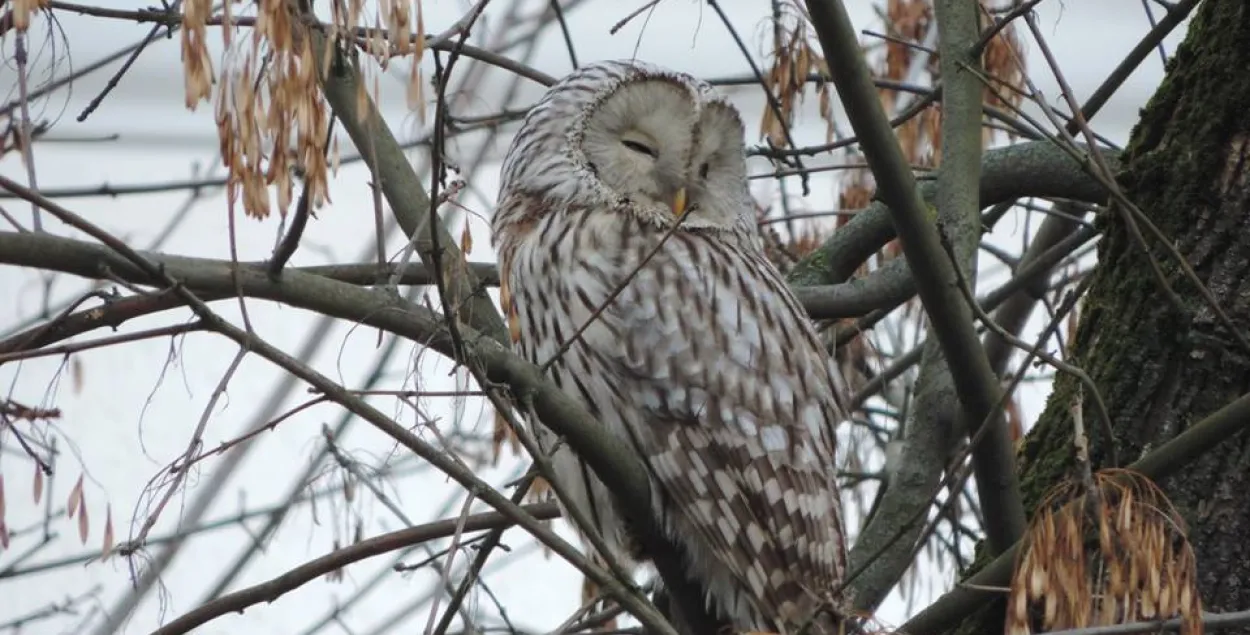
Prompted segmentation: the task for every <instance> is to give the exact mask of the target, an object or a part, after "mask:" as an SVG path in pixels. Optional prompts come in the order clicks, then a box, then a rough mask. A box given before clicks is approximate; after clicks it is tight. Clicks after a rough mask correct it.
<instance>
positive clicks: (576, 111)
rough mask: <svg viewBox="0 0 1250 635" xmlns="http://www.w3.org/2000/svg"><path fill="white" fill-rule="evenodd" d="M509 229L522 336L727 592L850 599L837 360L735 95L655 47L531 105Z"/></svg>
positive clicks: (503, 256)
mask: <svg viewBox="0 0 1250 635" xmlns="http://www.w3.org/2000/svg"><path fill="white" fill-rule="evenodd" d="M493 230H494V243H495V246H496V248H497V251H498V255H499V265H500V266H499V273H500V279H501V283H502V284H501V296H502V300H503V304H504V309H505V311H506V312H507V314H508V318H509V323H510V325H511V327H512V336H513V340H514V343H515V345H516V348H517V350H518V352H519V353H520V354H521V355H522V356H524V357H525V358H527V359H528V360H529V361H531V362H533V363H535V364H539V365H542V364H546V363H547V362H548V361H549V360H551V359H552V358H553V357H556V359H555V361H554V362H552V363H551V365H550V368H549V373H550V377H551V379H552V381H554V382H555V384H556V385H557V386H559V387H560V388H561V389H562V390H564V391H565V392H567V393H569V394H570V395H572V396H573V397H575V398H577V399H579V400H580V401H581V402H582V403H584V404H585V406H586V407H587V408H588V410H589V411H590V412H591V413H592V414H593V415H594V416H595V417H596V418H597V419H598V420H599V421H600V422H601V423H602V424H603V425H604V426H607V428H608V430H610V431H611V432H612V433H613V434H614V435H615V436H616V437H617V438H618V439H620V440H621V441H622V442H623V445H624V447H627V448H630V449H631V450H632V451H633V452H636V453H637V454H638V456H639V457H640V458H641V459H642V461H643V463H644V464H645V465H646V467H647V470H648V472H649V475H650V478H651V486H652V497H651V500H652V502H653V507H654V514H655V518H656V520H657V521H658V523H659V525H660V526H661V527H663V528H664V530H665V531H666V533H667V535H668V537H669V539H670V540H671V541H672V542H673V543H674V544H675V545H677V546H678V547H679V548H680V551H681V552H682V553H683V555H684V556H685V558H686V561H687V565H688V567H689V574H690V576H691V578H692V579H693V580H694V581H696V582H697V583H698V584H699V586H700V588H702V589H703V590H704V592H705V593H706V594H707V598H708V600H709V606H711V607H712V608H713V609H714V610H715V611H716V614H718V615H719V616H720V617H721V618H723V619H725V620H726V621H727V622H728V623H729V624H730V625H732V627H733V628H735V629H736V630H739V631H766V632H777V633H783V634H784V633H790V634H793V633H795V632H797V631H798V629H799V627H801V626H803V625H805V624H807V623H808V622H809V621H810V619H811V616H812V615H813V614H814V613H816V612H817V611H816V609H817V608H819V607H827V606H829V605H830V603H831V602H832V601H834V600H836V598H834V597H833V592H834V590H835V588H836V587H837V586H838V585H839V583H840V582H841V580H842V579H843V576H844V575H845V570H846V551H845V536H844V532H843V526H842V508H841V504H840V502H839V498H838V489H837V486H836V483H835V482H834V474H835V472H834V426H835V424H837V423H838V422H839V420H840V418H841V416H842V408H841V405H840V397H839V395H840V394H841V392H840V390H839V383H838V382H839V380H838V378H837V376H836V372H835V370H834V368H833V366H832V365H831V362H830V360H829V359H828V357H827V355H826V354H825V353H824V352H823V349H822V348H821V345H820V342H819V341H818V340H817V337H816V334H815V332H814V331H813V328H812V326H811V325H810V323H809V322H808V320H807V318H806V315H805V313H804V311H803V309H802V307H801V306H800V305H799V303H798V301H797V300H796V299H795V297H794V295H793V294H792V293H791V292H790V290H789V288H788V287H787V286H786V283H785V281H784V280H783V279H782V276H781V274H780V273H778V271H777V269H776V268H775V267H774V266H773V265H771V264H770V263H769V261H768V259H767V258H766V257H765V254H764V251H763V246H762V243H761V241H760V237H759V234H758V232H757V229H756V221H755V211H754V208H753V207H752V205H751V201H750V197H749V194H748V190H747V179H746V160H745V153H744V146H743V125H742V120H741V118H740V117H739V115H738V113H737V111H736V110H735V109H734V107H733V106H732V105H730V103H729V102H728V101H726V100H725V99H723V98H722V97H719V96H717V95H716V94H715V93H714V92H713V89H712V88H711V87H710V86H708V85H707V84H705V83H703V82H701V81H698V80H696V79H695V78H693V77H690V76H689V75H685V74H682V73H677V72H673V71H668V70H665V69H662V68H658V67H655V66H652V65H648V64H643V63H637V62H624V61H612V62H600V63H596V64H593V65H587V66H584V67H582V68H581V69H580V70H578V71H576V72H574V73H573V74H571V75H569V76H568V77H566V78H564V79H563V80H561V81H560V82H559V83H557V84H556V85H555V86H553V87H552V88H551V89H550V90H549V91H548V92H547V94H546V95H545V96H544V97H543V98H542V100H541V101H540V102H539V103H538V104H537V105H536V106H535V107H534V109H533V110H531V111H530V112H529V114H528V115H527V116H526V118H525V122H524V124H523V125H522V127H521V130H520V131H519V132H518V133H517V136H516V138H515V139H514V140H513V142H512V146H511V147H510V148H509V150H508V154H507V157H506V158H505V160H504V165H503V170H502V183H501V190H500V194H499V200H498V208H497V210H496V213H495V216H494V219H493ZM579 333H580V334H579ZM573 338H576V339H575V341H573V343H572V344H570V345H568V347H567V349H565V348H564V347H565V344H566V342H567V341H568V340H569V339H573ZM562 349H564V350H563V352H561V350H562ZM535 436H536V438H537V439H538V440H539V442H540V445H541V446H542V447H543V448H544V449H545V450H546V451H548V452H550V451H551V450H552V449H553V448H554V449H555V452H554V454H553V455H552V457H551V460H552V464H553V465H554V469H555V476H556V481H557V483H558V485H560V486H562V488H563V490H564V491H565V492H567V493H568V494H569V498H570V499H571V504H574V505H577V506H578V507H580V508H581V509H582V510H583V511H584V512H585V513H586V515H587V516H588V517H589V518H590V519H592V521H593V522H594V523H595V525H596V528H597V530H598V531H599V533H601V534H602V536H603V537H604V539H605V541H606V543H607V544H608V546H609V548H610V549H611V550H612V551H613V552H614V554H613V555H615V556H616V557H618V558H620V559H621V560H622V561H623V562H626V563H631V562H638V561H645V560H646V558H647V555H646V554H645V553H638V552H637V549H636V548H635V547H634V546H633V545H634V542H633V541H631V539H630V536H629V535H628V533H629V530H628V526H627V525H626V522H625V519H623V518H622V517H621V515H620V514H619V513H618V510H617V507H616V505H615V503H614V501H613V498H612V493H611V492H609V491H608V490H607V489H606V488H605V487H604V485H603V484H602V483H601V482H600V481H599V479H597V478H596V477H595V475H594V473H593V471H592V470H591V469H590V468H589V467H588V466H586V465H584V464H583V463H582V462H581V461H580V460H579V459H578V457H577V455H576V454H574V453H573V452H572V451H571V450H570V449H569V448H568V445H567V444H557V443H555V441H556V439H555V438H554V436H553V435H552V433H550V432H549V431H547V430H546V429H539V430H536V431H535ZM834 624H835V619H834V618H832V617H830V616H829V615H828V614H825V615H824V617H822V618H820V619H818V620H817V621H816V622H815V623H814V629H815V630H811V631H809V632H812V633H817V634H819V633H822V632H824V633H826V634H829V633H831V632H832V631H833V628H834Z"/></svg>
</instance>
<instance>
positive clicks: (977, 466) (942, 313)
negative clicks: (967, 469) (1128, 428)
mask: <svg viewBox="0 0 1250 635" xmlns="http://www.w3.org/2000/svg"><path fill="white" fill-rule="evenodd" d="M807 8H808V11H809V12H810V15H811V20H812V26H813V27H814V28H815V29H816V32H817V35H818V36H819V39H820V43H821V47H822V48H823V49H824V52H825V59H826V60H828V63H829V72H830V75H831V76H832V77H833V81H834V83H835V84H836V85H837V87H838V97H839V98H840V99H841V100H842V104H843V106H844V107H845V108H846V114H847V118H848V119H849V120H850V122H851V125H852V127H853V128H854V129H855V132H856V133H858V134H859V136H860V143H861V146H862V148H863V151H864V155H865V157H866V158H867V159H868V164H869V166H870V167H871V169H872V173H873V177H874V178H875V179H876V182H877V193H878V196H880V197H881V198H882V199H883V200H884V201H885V202H886V203H887V204H888V205H889V206H890V218H891V220H892V221H893V224H894V226H895V228H896V229H897V231H898V234H899V239H900V243H901V244H902V247H903V253H904V255H905V256H906V258H907V262H908V263H909V264H910V265H911V269H912V275H913V277H914V278H915V280H916V287H917V289H918V291H919V295H920V300H921V302H923V304H924V308H925V312H926V313H927V314H928V316H929V320H930V325H931V329H932V332H933V333H934V335H935V336H936V338H935V339H936V340H937V341H938V343H939V344H940V345H941V347H942V353H943V356H944V357H945V359H946V363H947V364H948V365H949V366H950V369H951V375H952V377H953V379H954V384H955V388H956V390H957V392H958V395H959V402H960V404H961V406H962V407H963V412H964V415H965V418H966V419H967V421H968V423H969V426H968V429H969V432H970V433H971V434H974V435H975V434H976V432H977V431H978V430H980V429H981V428H986V429H987V430H986V432H987V434H984V436H983V437H982V441H981V442H980V443H978V444H977V445H976V447H975V448H974V451H973V456H972V463H973V468H974V470H975V473H976V477H977V490H978V492H979V493H980V494H981V504H982V505H983V507H984V511H985V515H986V517H987V518H988V517H998V518H1000V519H1001V520H1002V522H999V523H989V524H987V527H986V529H987V531H988V533H989V536H988V537H989V543H990V548H991V550H992V551H993V552H996V553H997V552H1001V551H1002V550H1003V549H1006V548H1007V547H1008V546H1010V545H1011V544H1013V543H1014V542H1015V540H1016V539H1017V538H1018V537H1019V534H1020V532H1022V530H1023V528H1024V520H1025V516H1024V507H1023V505H1022V504H1021V502H1020V498H1019V483H1018V477H1017V475H1016V470H1015V457H1014V454H1013V449H1012V445H1011V438H1010V436H1009V435H1008V434H1007V426H1006V421H1005V419H1004V417H1003V413H1002V411H1001V409H1000V408H999V407H998V404H999V403H1000V396H1001V394H1002V389H1001V387H1000V386H999V384H998V378H997V377H996V376H995V375H994V371H993V369H991V368H990V364H989V360H988V358H986V356H985V349H984V348H983V347H982V346H981V341H980V338H979V337H978V336H977V332H976V328H975V327H974V325H973V321H972V310H971V309H970V308H969V307H968V305H967V303H966V302H965V301H964V299H963V297H962V296H961V294H960V292H959V287H958V286H957V285H958V282H957V276H956V271H955V267H957V266H960V264H959V263H952V262H951V260H950V259H949V257H948V256H947V255H946V253H945V250H944V249H943V245H942V240H943V237H942V236H941V235H940V233H939V230H938V227H937V226H936V224H935V223H934V222H933V218H932V217H933V213H932V210H931V209H930V208H929V207H928V205H927V204H926V203H925V201H924V200H923V198H922V197H921V196H920V192H919V190H918V189H917V187H916V181H915V179H914V177H913V176H912V173H911V167H910V165H909V164H908V163H907V160H906V158H905V157H904V156H903V154H902V151H901V150H900V148H899V146H898V141H897V139H895V137H894V134H893V131H892V130H891V129H890V126H889V121H888V120H887V119H886V117H885V113H884V112H882V110H881V103H880V100H879V99H877V94H876V91H875V90H874V89H873V86H872V77H871V76H870V74H869V72H868V68H867V66H866V65H865V63H864V60H863V56H862V54H861V53H860V51H859V44H858V40H857V39H856V37H855V30H854V28H853V27H852V26H851V21H850V17H849V16H848V15H847V13H846V7H845V6H843V4H842V2H841V1H840V0H807ZM975 27H976V22H975V21H973V22H972V24H971V26H970V27H969V28H972V29H974V30H975ZM974 37H975V34H974ZM947 61H954V60H944V64H945V63H946V62H947ZM956 74H958V73H956ZM955 79H956V78H955V77H948V78H947V81H953V80H955ZM952 92H953V88H952V87H951V86H950V85H947V86H946V91H945V94H946V96H947V97H949V96H950V95H951V94H952ZM978 112H979V111H978ZM960 204H964V203H963V202H962V201H961V202H960Z"/></svg>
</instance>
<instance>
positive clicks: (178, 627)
mask: <svg viewBox="0 0 1250 635" xmlns="http://www.w3.org/2000/svg"><path fill="white" fill-rule="evenodd" d="M520 508H521V509H522V510H524V511H526V512H528V513H529V514H530V515H531V516H533V517H534V518H536V519H538V520H547V519H550V518H556V517H559V515H560V511H559V509H557V508H556V505H555V503H535V504H530V505H521V506H520ZM513 524H514V523H513V521H512V519H511V518H509V517H508V516H505V515H503V514H501V513H499V512H484V513H480V514H473V515H471V516H468V517H467V518H463V519H461V518H448V519H444V520H436V521H434V522H429V523H425V524H422V525H416V526H414V527H408V528H405V529H400V530H399V531H392V532H389V533H385V534H382V535H380V536H374V537H372V538H368V539H365V540H362V541H360V542H357V543H355V544H352V545H350V546H348V547H344V548H342V549H336V550H334V551H331V552H330V553H327V554H326V555H324V556H321V557H320V558H314V559H312V560H309V561H308V562H305V563H304V564H302V565H300V566H298V567H295V568H293V569H291V570H289V571H286V572H285V573H283V574H282V575H280V576H278V577H276V578H273V579H271V580H267V581H265V582H261V583H259V584H254V585H252V586H250V587H247V588H245V589H239V590H238V591H234V592H233V593H228V594H226V595H223V596H220V597H218V598H216V599H214V600H212V601H210V602H207V603H204V604H201V605H200V606H197V607H196V608H194V609H192V610H190V611H188V612H186V613H183V614H182V615H180V616H178V618H177V619H175V620H173V621H171V622H169V623H168V624H165V625H164V626H162V627H160V628H158V629H156V630H155V631H152V633H153V635H173V634H175V633H189V632H191V631H192V630H193V629H195V628H197V627H199V626H202V625H204V624H206V623H208V622H209V621H211V620H214V619H216V618H218V617H221V616H223V615H225V614H227V613H238V612H240V611H243V610H244V609H246V608H248V607H250V606H254V605H256V604H260V603H261V602H273V601H274V600H277V599H278V598H279V597H282V596H283V595H284V594H286V593H289V592H290V591H294V590H295V589H297V588H299V587H301V586H303V585H305V584H307V583H309V582H311V581H313V580H316V579H317V578H319V577H321V576H323V575H326V574H327V573H330V572H332V571H337V570H339V569H342V568H343V567H346V566H347V565H349V564H352V563H355V562H360V561H361V560H364V559H366V558H372V557H373V556H379V555H382V554H384V553H389V552H391V551H395V550H397V549H402V548H404V547H410V546H412V545H417V544H420V543H423V542H428V541H430V540H437V539H439V538H446V537H449V536H451V535H452V534H453V533H455V532H457V531H460V532H474V531H482V530H484V529H493V528H498V527H509V526H512V525H513Z"/></svg>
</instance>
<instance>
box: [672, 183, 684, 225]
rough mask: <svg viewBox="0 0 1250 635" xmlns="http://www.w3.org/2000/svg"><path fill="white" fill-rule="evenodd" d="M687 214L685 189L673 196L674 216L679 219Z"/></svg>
mask: <svg viewBox="0 0 1250 635" xmlns="http://www.w3.org/2000/svg"><path fill="white" fill-rule="evenodd" d="M685 213H686V188H684V187H683V188H681V189H679V190H677V193H676V194H674V195H673V215H674V216H676V217H678V218H681V215H682V214H685Z"/></svg>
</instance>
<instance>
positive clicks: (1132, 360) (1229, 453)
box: [960, 0, 1250, 633]
mask: <svg viewBox="0 0 1250 635" xmlns="http://www.w3.org/2000/svg"><path fill="white" fill-rule="evenodd" d="M1247 69H1250V8H1248V5H1247V3H1245V2H1242V1H1240V0H1236V1H1221V0H1209V1H1208V2H1204V3H1202V4H1201V5H1200V6H1199V8H1198V10H1197V13H1196V15H1195V16H1194V19H1193V22H1192V24H1191V25H1190V28H1189V33H1188V37H1187V38H1186V40H1185V42H1184V44H1183V45H1182V46H1181V47H1180V49H1179V50H1178V51H1177V52H1176V56H1175V58H1174V59H1173V60H1172V61H1171V62H1170V64H1169V66H1168V72H1167V75H1166V78H1165V80H1164V81H1163V84H1162V85H1161V86H1160V88H1159V90H1158V92H1157V93H1156V94H1155V96H1154V98H1153V99H1151V101H1150V103H1149V104H1148V105H1147V107H1146V108H1145V109H1144V110H1143V111H1142V116H1141V121H1140V122H1139V123H1138V125H1137V127H1136V128H1135V129H1134V131H1133V135H1132V139H1131V142H1130V145H1129V147H1128V149H1127V150H1126V152H1125V162H1124V166H1125V170H1124V172H1123V173H1122V174H1121V175H1120V179H1119V182H1120V184H1121V185H1122V187H1123V188H1124V191H1125V193H1126V194H1127V196H1128V198H1129V200H1131V201H1133V202H1135V203H1136V204H1137V205H1138V207H1139V208H1140V209H1141V210H1142V213H1143V214H1144V215H1145V217H1146V218H1148V219H1149V221H1150V222H1152V223H1154V224H1155V225H1156V226H1158V227H1159V229H1160V230H1162V232H1163V234H1164V235H1166V236H1168V237H1169V239H1170V241H1169V242H1170V244H1171V245H1172V246H1173V247H1174V248H1175V250H1176V251H1177V252H1179V254H1180V255H1181V256H1182V257H1184V258H1185V259H1186V261H1187V262H1188V263H1189V264H1190V265H1191V266H1192V267H1193V269H1194V270H1195V271H1196V272H1197V277H1198V279H1200V280H1201V281H1202V283H1203V285H1205V286H1206V288H1207V289H1209V290H1210V292H1211V293H1212V294H1213V295H1214V297H1215V300H1216V301H1217V302H1218V304H1219V306H1220V307H1222V308H1223V309H1224V311H1225V313H1226V314H1227V315H1228V317H1229V318H1230V319H1231V321H1232V323H1233V324H1234V325H1235V327H1236V328H1237V329H1238V330H1239V331H1240V332H1241V333H1242V334H1247V333H1250V328H1248V327H1250V72H1248V71H1247ZM1126 215H1127V212H1126V211H1123V210H1121V211H1119V212H1107V213H1106V214H1105V217H1103V218H1100V219H1099V222H1100V223H1101V224H1102V227H1103V229H1104V230H1105V237H1104V240H1103V242H1102V244H1101V246H1100V248H1099V264H1098V266H1097V270H1096V272H1095V273H1094V274H1093V276H1094V278H1093V280H1092V281H1091V287H1090V290H1089V293H1088V295H1087V296H1086V299H1085V301H1084V304H1083V309H1082V316H1081V320H1080V325H1079V327H1078V329H1077V335H1076V338H1075V343H1074V350H1075V351H1076V359H1075V360H1074V361H1075V362H1076V364H1077V365H1079V366H1080V367H1082V368H1084V369H1085V371H1086V372H1088V373H1089V375H1090V376H1091V378H1092V379H1093V381H1094V383H1095V384H1096V385H1097V386H1098V388H1099V390H1100V392H1101V394H1102V396H1103V398H1104V399H1105V400H1106V403H1107V406H1108V408H1109V410H1110V411H1111V418H1112V425H1113V428H1114V437H1115V445H1116V450H1117V452H1116V454H1117V455H1118V459H1119V461H1120V463H1121V464H1128V463H1131V462H1132V461H1134V460H1136V459H1138V458H1139V457H1141V456H1142V455H1143V454H1144V453H1145V452H1147V451H1149V450H1150V449H1152V448H1154V447H1157V446H1159V445H1160V444H1162V443H1163V442H1165V441H1167V440H1169V439H1171V438H1172V437H1174V436H1176V435H1177V434H1178V433H1179V432H1181V431H1183V430H1185V429H1186V427H1187V426H1188V425H1190V424H1191V423H1193V422H1196V421H1198V420H1200V419H1201V418H1202V417H1204V416H1206V415H1208V414H1210V413H1212V412H1214V411H1215V410H1218V409H1219V408H1220V407H1222V406H1224V405H1225V404H1227V403H1228V402H1230V401H1232V400H1233V399H1235V398H1237V397H1239V396H1241V395H1242V394H1244V393H1246V392H1247V391H1248V390H1250V350H1247V349H1246V348H1245V347H1244V346H1243V345H1242V344H1240V343H1238V340H1237V339H1236V338H1235V337H1234V336H1232V335H1231V333H1230V331H1229V329H1228V328H1226V326H1225V324H1224V322H1223V321H1222V320H1221V319H1220V318H1219V317H1218V315H1217V313H1216V312H1215V311H1213V310H1212V308H1211V306H1210V304H1209V303H1208V302H1207V301H1206V300H1205V299H1204V297H1203V295H1202V293H1201V292H1200V290H1199V288H1198V287H1197V286H1196V285H1195V284H1193V283H1192V282H1191V281H1190V279H1189V278H1188V277H1187V276H1186V275H1185V274H1184V273H1183V271H1182V270H1181V268H1180V267H1179V266H1178V265H1177V260H1176V254H1175V253H1171V252H1170V248H1169V247H1168V246H1166V245H1163V244H1161V242H1160V241H1159V240H1157V239H1155V238H1154V237H1152V236H1151V233H1150V230H1149V229H1148V228H1147V227H1146V225H1145V223H1144V222H1143V220H1142V219H1137V222H1136V224H1137V226H1138V227H1139V228H1140V230H1141V234H1142V235H1144V236H1145V237H1146V239H1145V242H1146V244H1148V245H1149V256H1147V253H1146V250H1145V249H1143V247H1142V244H1141V242H1140V241H1139V240H1136V239H1135V238H1134V237H1133V234H1132V233H1131V231H1130V227H1129V225H1128V223H1127V222H1126V220H1125V216H1126ZM1148 258H1153V259H1154V260H1155V262H1157V263H1158V266H1159V268H1160V269H1161V271H1162V274H1163V276H1164V277H1165V278H1166V280H1167V282H1168V285H1169V286H1170V287H1171V288H1172V291H1173V292H1174V294H1175V295H1174V296H1173V295H1171V294H1169V292H1167V291H1166V290H1165V289H1164V288H1163V287H1162V285H1161V284H1160V282H1159V280H1158V277H1157V275H1156V274H1155V273H1153V271H1152V266H1151V264H1150V261H1149V259H1148ZM1078 385H1079V382H1078V381H1077V380H1075V379H1073V378H1071V377H1067V376H1060V377H1058V378H1057V379H1056V381H1055V389H1054V394H1052V395H1051V397H1050V400H1049V402H1048V404H1047V407H1046V410H1045V412H1044V413H1043V414H1042V416H1041V418H1040V419H1039V420H1038V422H1037V425H1036V426H1035V428H1034V430H1032V432H1031V433H1030V434H1029V435H1028V436H1027V437H1026V439H1025V441H1024V443H1023V445H1022V447H1021V449H1020V456H1019V458H1020V468H1021V470H1022V482H1023V488H1024V497H1025V505H1026V508H1028V509H1030V510H1031V509H1034V508H1035V507H1036V505H1037V503H1038V501H1039V500H1040V498H1041V496H1042V495H1043V494H1044V492H1045V491H1046V490H1048V489H1049V488H1050V487H1052V486H1054V485H1055V484H1056V483H1058V482H1060V481H1061V480H1062V479H1065V478H1068V477H1069V476H1071V475H1072V469H1073V450H1072V447H1073V446H1072V421H1071V417H1070V415H1069V407H1070V405H1071V404H1072V403H1073V398H1074V396H1075V394H1076V391H1077V389H1078ZM1085 403H1086V407H1085V421H1086V428H1087V430H1088V435H1089V436H1090V437H1091V438H1090V441H1091V444H1092V446H1093V449H1094V461H1095V465H1096V466H1103V467H1106V466H1107V453H1106V452H1105V449H1106V444H1105V443H1103V438H1102V435H1100V434H1099V430H1100V426H1099V425H1098V424H1097V421H1098V420H1099V419H1098V414H1097V412H1096V411H1095V410H1094V409H1093V408H1092V407H1091V406H1090V405H1089V404H1090V400H1089V399H1088V398H1087V399H1086V400H1085ZM1159 485H1161V486H1162V487H1163V488H1164V491H1165V492H1166V493H1167V495H1168V496H1169V497H1170V498H1171V500H1172V502H1173V504H1175V505H1176V507H1177V508H1178V509H1179V510H1180V511H1181V513H1182V514H1183V515H1184V517H1185V519H1186V521H1187V522H1188V523H1189V540H1190V542H1191V543H1192V545H1193V548H1194V551H1195V554H1196V556H1197V562H1198V580H1199V589H1200V591H1201V595H1202V600H1203V603H1204V608H1205V609H1206V610H1210V611H1231V610H1244V609H1248V608H1250V547H1247V541H1248V540H1250V435H1248V434H1245V433H1242V434H1240V435H1238V436H1236V437H1234V438H1231V439H1227V440H1225V441H1223V442H1222V443H1221V444H1220V445H1219V446H1218V447H1217V448H1216V449H1215V450H1214V451H1212V452H1210V453H1209V454H1207V455H1205V456H1204V457H1202V458H1201V459H1200V460H1199V461H1197V462H1195V463H1194V464H1192V465H1190V466H1188V467H1186V468H1185V469H1184V470H1182V471H1181V472H1180V475H1179V476H1176V477H1173V478H1170V479H1168V480H1166V481H1164V482H1162V483H1159ZM1002 625H1003V603H1002V602H996V603H994V604H993V605H992V606H990V607H987V608H986V609H984V610H982V611H980V612H979V613H978V614H977V615H975V616H971V617H970V618H969V619H967V620H965V622H964V624H963V625H962V627H961V629H960V630H961V631H963V632H967V633H991V632H1001V630H1002ZM1236 632H1242V633H1250V629H1247V628H1242V629H1240V630H1239V631H1236Z"/></svg>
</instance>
